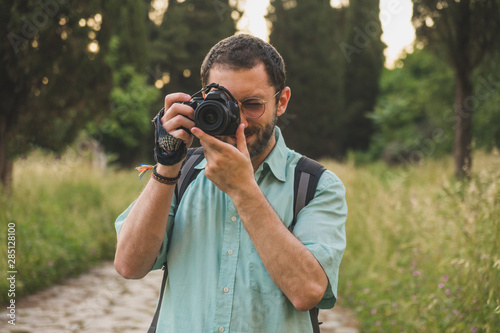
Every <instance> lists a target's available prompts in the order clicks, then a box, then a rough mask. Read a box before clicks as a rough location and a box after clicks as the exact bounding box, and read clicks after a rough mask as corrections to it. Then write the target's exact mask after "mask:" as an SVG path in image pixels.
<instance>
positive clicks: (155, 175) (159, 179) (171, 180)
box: [151, 165, 181, 185]
mask: <svg viewBox="0 0 500 333" xmlns="http://www.w3.org/2000/svg"><path fill="white" fill-rule="evenodd" d="M151 177H153V179H154V180H156V181H157V182H160V183H162V184H167V185H175V184H177V182H178V181H179V178H181V171H180V170H179V174H178V175H177V176H176V177H174V178H169V177H163V176H162V175H160V174H158V173H157V172H156V165H155V166H154V167H153V174H152V175H151Z"/></svg>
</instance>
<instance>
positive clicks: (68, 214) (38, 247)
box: [0, 150, 144, 304]
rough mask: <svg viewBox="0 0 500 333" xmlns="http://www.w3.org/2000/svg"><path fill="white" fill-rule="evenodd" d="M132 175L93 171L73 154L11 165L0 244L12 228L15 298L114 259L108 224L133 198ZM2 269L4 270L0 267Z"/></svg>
mask: <svg viewBox="0 0 500 333" xmlns="http://www.w3.org/2000/svg"><path fill="white" fill-rule="evenodd" d="M142 186H144V182H142V183H141V182H139V181H138V178H137V173H135V172H133V171H131V172H121V171H113V170H110V171H108V172H102V171H97V170H94V169H93V168H92V163H91V161H89V160H88V159H85V158H82V157H81V156H79V155H78V154H76V153H75V152H74V151H71V150H70V151H69V152H68V153H67V154H65V155H63V156H62V157H56V156H54V155H51V154H43V153H40V152H35V153H33V154H31V155H29V156H28V158H25V159H20V160H18V161H16V163H15V165H14V184H13V194H12V195H11V196H10V197H7V196H5V195H0V208H1V209H0V224H1V226H2V231H1V232H0V244H1V247H2V249H6V248H7V226H8V225H9V224H11V225H12V223H13V224H15V229H16V232H15V242H16V244H15V245H16V248H15V260H16V262H15V269H16V271H17V280H16V297H20V296H22V295H24V294H29V293H32V292H34V291H36V290H39V289H41V288H44V287H47V286H50V285H51V284H53V283H55V282H56V281H59V280H61V279H62V278H65V277H67V276H71V275H76V274H78V273H80V272H82V271H83V270H85V269H87V268H88V267H90V266H92V265H93V264H95V263H96V262H97V261H99V260H102V259H111V258H113V255H114V249H115V243H116V236H115V230H114V223H113V222H114V220H115V219H116V216H117V215H118V214H119V213H120V212H121V211H123V209H124V208H125V207H127V205H128V204H129V203H130V202H131V201H132V200H133V199H134V198H135V197H136V196H137V195H138V193H139V191H140V188H141V187H142ZM2 253H4V255H1V256H0V267H2V270H1V271H0V290H2V293H1V294H0V303H2V304H3V303H5V302H6V301H8V297H7V296H8V295H7V292H3V291H4V290H8V289H9V288H8V283H9V281H7V279H6V274H7V267H8V266H7V254H6V251H2ZM4 268H5V269H4Z"/></svg>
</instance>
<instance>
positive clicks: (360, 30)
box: [341, 0, 385, 153]
mask: <svg viewBox="0 0 500 333" xmlns="http://www.w3.org/2000/svg"><path fill="white" fill-rule="evenodd" d="M379 14H380V9H379V1H373V0H350V1H349V7H348V8H347V19H346V28H345V32H346V33H345V36H344V40H343V42H342V43H341V48H342V51H343V54H344V56H345V62H343V64H345V72H344V82H343V83H344V89H343V91H344V110H343V114H342V118H341V119H342V127H343V128H346V129H347V130H346V131H343V132H342V139H341V143H342V153H345V152H346V151H347V150H348V149H351V150H366V149H367V148H368V146H369V144H370V140H371V137H372V135H373V133H374V125H373V121H372V119H371V118H369V117H368V114H369V113H370V112H372V111H373V109H374V107H375V104H376V101H377V96H378V93H379V79H380V75H381V73H382V70H383V68H384V62H385V58H384V49H385V44H384V43H383V42H382V41H381V39H380V37H381V35H382V26H381V23H380V18H379Z"/></svg>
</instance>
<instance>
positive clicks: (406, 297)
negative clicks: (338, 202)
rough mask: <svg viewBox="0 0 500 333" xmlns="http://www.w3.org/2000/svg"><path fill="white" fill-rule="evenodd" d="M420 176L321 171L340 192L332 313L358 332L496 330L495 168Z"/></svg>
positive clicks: (442, 169)
mask: <svg viewBox="0 0 500 333" xmlns="http://www.w3.org/2000/svg"><path fill="white" fill-rule="evenodd" d="M475 160H476V161H477V163H476V164H477V167H475V172H474V173H473V174H472V177H471V179H470V181H464V182H457V181H455V180H450V178H449V176H447V175H450V174H451V171H452V170H453V163H452V159H451V157H446V158H442V159H437V160H430V161H428V162H426V163H425V164H423V165H420V166H399V167H388V166H386V165H384V164H382V163H377V164H371V165H367V166H364V167H362V168H356V167H355V166H353V165H352V164H347V165H344V164H335V163H329V162H326V163H325V165H326V166H327V167H329V168H330V169H332V170H333V171H334V172H336V173H337V175H339V177H340V178H341V179H342V180H343V182H344V184H345V185H346V188H347V202H348V204H349V214H348V218H347V222H346V232H347V249H346V252H345V255H344V258H343V260H342V264H341V270H340V280H339V283H340V285H339V289H338V290H339V305H340V306H343V307H348V308H351V309H353V310H355V312H356V318H357V320H358V321H359V323H360V324H361V328H360V330H361V331H362V332H367V333H369V332H409V333H412V332H435V333H441V332H496V330H497V328H498V327H500V298H499V295H500V255H499V254H500V218H499V217H500V187H499V186H498V184H500V172H499V170H500V164H499V161H500V158H499V155H498V151H495V152H494V153H492V154H489V155H487V154H485V153H477V154H475Z"/></svg>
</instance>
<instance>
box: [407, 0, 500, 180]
mask: <svg viewBox="0 0 500 333" xmlns="http://www.w3.org/2000/svg"><path fill="white" fill-rule="evenodd" d="M499 17H500V12H499V4H498V0H481V1H476V0H461V1H456V0H413V18H412V21H413V25H414V26H415V29H416V35H417V39H418V40H420V41H422V42H423V43H424V44H425V45H428V47H429V48H430V49H431V50H433V51H434V52H435V53H436V54H437V55H438V56H443V57H446V58H447V59H448V61H449V63H450V65H451V66H452V68H453V70H454V72H455V103H454V115H455V124H454V132H455V133H454V147H453V151H454V160H455V176H456V177H457V178H464V177H468V176H469V175H470V172H471V167H472V156H471V149H472V115H473V110H474V108H475V105H474V103H473V101H474V85H473V81H472V77H473V74H474V70H475V69H477V68H478V66H479V65H480V64H481V62H482V61H483V60H484V59H485V57H486V56H488V55H490V54H492V53H493V52H494V50H495V49H498V47H499V42H498V35H499V33H500V20H499Z"/></svg>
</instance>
